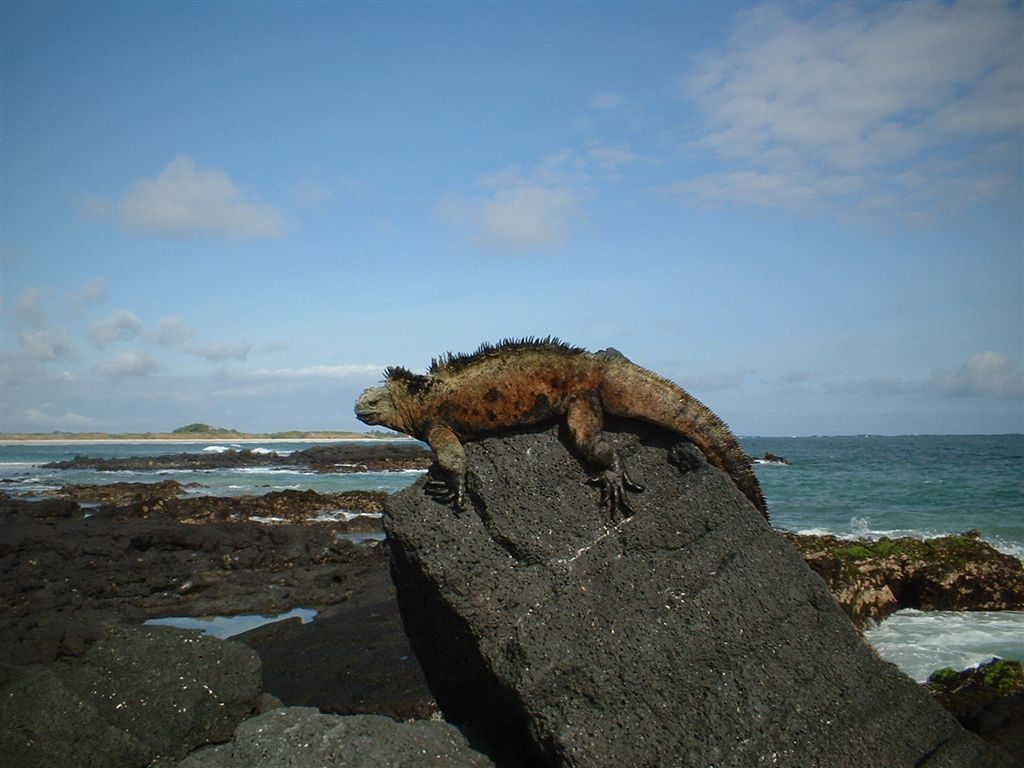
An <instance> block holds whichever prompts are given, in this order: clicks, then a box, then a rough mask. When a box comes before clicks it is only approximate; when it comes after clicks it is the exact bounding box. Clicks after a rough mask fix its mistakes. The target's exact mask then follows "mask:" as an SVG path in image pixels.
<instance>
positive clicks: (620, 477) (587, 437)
mask: <svg viewBox="0 0 1024 768" xmlns="http://www.w3.org/2000/svg"><path fill="white" fill-rule="evenodd" d="M565 421H566V425H567V426H568V427H569V433H570V434H571V435H572V439H573V442H574V443H575V446H576V450H577V451H579V453H580V455H581V456H583V458H584V459H585V460H586V461H587V462H588V463H589V464H591V465H592V466H594V467H598V468H600V470H601V471H600V472H599V473H598V474H597V475H595V476H594V477H592V478H590V480H589V482H590V483H592V484H594V485H598V486H600V488H601V504H602V505H604V506H606V507H607V508H608V511H609V513H610V515H611V516H612V517H614V516H615V514H616V513H617V512H619V511H621V512H622V514H623V516H625V517H630V516H631V515H632V514H633V508H632V507H630V505H629V499H628V498H627V497H626V491H627V490H629V491H634V492H637V493H639V492H640V491H642V490H643V489H644V487H643V486H642V485H640V484H639V483H636V482H634V481H633V479H632V478H631V477H630V476H629V473H628V472H627V471H626V468H625V466H624V465H623V463H622V458H621V457H620V456H619V452H618V451H617V450H616V449H615V446H614V445H612V444H611V443H610V442H609V441H608V439H607V438H605V436H604V434H603V433H602V430H603V429H604V411H603V410H602V408H601V403H600V400H599V399H598V397H597V393H596V392H588V393H586V394H583V395H577V396H573V398H572V399H571V400H570V401H569V404H568V406H567V407H566V410H565Z"/></svg>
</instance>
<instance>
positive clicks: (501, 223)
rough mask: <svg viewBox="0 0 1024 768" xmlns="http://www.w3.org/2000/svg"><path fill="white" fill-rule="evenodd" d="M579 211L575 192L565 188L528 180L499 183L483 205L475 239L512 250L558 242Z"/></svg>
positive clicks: (562, 238) (489, 245)
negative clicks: (500, 184) (499, 185)
mask: <svg viewBox="0 0 1024 768" xmlns="http://www.w3.org/2000/svg"><path fill="white" fill-rule="evenodd" d="M578 214H579V204H578V202H577V199H576V194H575V193H574V192H573V190H571V189H569V188H567V187H555V188H552V187H546V186H543V185H541V184H536V183H532V182H528V181H522V182H519V183H516V184H511V185H502V186H501V187H499V188H498V189H496V190H495V192H494V196H493V197H492V198H491V199H489V200H487V201H486V202H485V203H484V204H483V207H482V210H481V211H480V233H479V236H478V240H477V242H478V243H479V244H480V245H482V246H485V247H499V248H502V247H508V248H512V249H515V250H528V249H531V248H545V247H550V246H555V245H560V244H562V243H563V242H565V240H566V238H567V237H568V234H569V223H570V221H571V220H572V219H573V218H575V217H576V216H577V215H578Z"/></svg>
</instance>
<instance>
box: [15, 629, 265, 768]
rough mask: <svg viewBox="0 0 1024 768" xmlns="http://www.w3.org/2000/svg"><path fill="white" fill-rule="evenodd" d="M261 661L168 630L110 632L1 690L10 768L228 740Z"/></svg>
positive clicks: (182, 749) (105, 762)
mask: <svg viewBox="0 0 1024 768" xmlns="http://www.w3.org/2000/svg"><path fill="white" fill-rule="evenodd" d="M259 686H260V669H259V659H258V658H257V656H256V654H255V653H254V652H253V651H252V650H250V649H249V648H246V647H245V646H244V645H241V644H239V643H234V642H227V641H220V640H215V639H213V638H207V637H202V636H199V635H197V634H196V633H194V632H180V631H177V630H171V629H163V628H160V629H156V628H152V629H118V630H114V631H112V632H111V633H110V635H108V637H106V638H105V639H104V640H101V641H100V642H98V643H96V644H95V645H94V646H93V647H92V648H90V649H89V651H88V652H86V653H85V655H84V656H83V657H82V658H81V659H80V660H79V661H78V662H76V663H73V664H49V665H45V666H38V667H28V668H26V669H24V670H22V671H20V672H19V673H18V675H17V676H16V677H15V678H14V680H12V681H11V683H10V684H9V685H8V686H7V687H5V688H4V689H3V691H2V693H0V754H2V755H3V761H4V765H5V766H8V767H9V768H21V766H25V767H26V768H29V767H31V768H37V767H38V766H47V768H63V766H68V768H79V767H80V766H91V767H92V768H105V767H106V766H109V767H110V768H125V767H126V766H145V765H149V764H150V763H151V761H153V760H154V759H155V758H157V757H167V758H181V757H184V756H185V755H186V754H187V753H188V752H190V751H192V750H193V749H195V748H196V747H198V746H200V745H203V744H209V743H213V742H220V741H224V740H226V739H228V738H230V736H231V734H232V732H233V731H234V729H235V727H236V726H237V725H238V723H239V722H241V721H242V720H243V719H244V718H245V717H247V716H248V715H249V714H251V713H252V712H253V711H254V708H255V706H256V700H257V696H258V694H259V691H260V687H259Z"/></svg>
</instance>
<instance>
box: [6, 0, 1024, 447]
mask: <svg viewBox="0 0 1024 768" xmlns="http://www.w3.org/2000/svg"><path fill="white" fill-rule="evenodd" d="M0 44H2V48H0V258H2V266H0V270H2V271H0V297H2V306H0V318H2V327H0V354H2V359H0V377H2V378H0V429H3V430H6V431H42V432H47V431H51V430H71V431H82V430H105V431H126V430H131V431H135V430H150V431H161V430H170V429H173V428H175V427H178V426H181V425H183V424H186V423H189V422H193V421H204V422H207V423H211V424H216V425H221V426H226V427H232V428H236V429H241V430H247V431H273V430H282V429H292V428H298V429H313V428H319V429H349V428H361V425H359V424H358V422H356V421H355V419H354V417H353V415H352V403H353V400H354V398H355V397H356V395H357V394H358V392H359V391H361V389H362V388H364V387H366V386H370V385H372V384H374V383H376V382H377V381H379V379H380V375H381V371H382V369H383V367H384V366H386V365H405V366H407V367H410V368H413V369H414V370H417V369H422V368H425V367H426V366H427V364H428V363H429V361H430V359H431V358H432V357H435V356H438V355H440V354H442V353H444V352H447V351H471V350H473V349H475V348H476V346H477V345H478V344H479V343H480V342H482V341H497V340H499V339H502V338H506V337H520V336H529V335H540V336H546V335H549V334H553V335H557V336H559V337H561V338H563V339H565V340H567V341H570V342H572V343H574V344H578V345H581V346H586V347H589V348H591V349H601V348H604V347H607V346H614V347H615V348H617V349H619V350H621V351H622V352H623V353H624V354H626V355H627V356H629V357H630V358H631V359H633V360H634V361H636V362H637V363H640V364H642V365H644V366H646V367H649V368H651V369H653V370H655V371H657V372H658V373H661V374H663V375H665V376H668V377H669V378H672V379H673V380H675V381H677V382H678V383H680V384H681V385H682V386H683V387H685V388H686V389H688V390H689V391H690V392H692V393H693V394H694V395H696V396H697V397H699V398H700V399H702V400H703V401H704V402H705V403H707V404H708V405H709V406H710V407H711V408H712V409H713V410H715V411H716V412H717V413H718V414H719V415H721V416H722V417H723V418H724V419H725V420H726V421H727V422H728V423H729V424H730V425H731V426H732V427H733V429H734V431H736V432H737V433H739V434H744V435H754V434H760V435H803V434H856V433H868V432H870V433H883V434H902V433H928V432H930V433H964V432H967V433H970V432H1010V431H1017V432H1020V431H1024V374H1022V358H1024V309H1022V306H1024V274H1022V273H1024V224H1022V222H1024V205H1022V202H1024V194H1022V188H1024V181H1022V180H1024V169H1022V156H1024V144H1022V135H1024V12H1022V10H1021V6H1020V4H1019V3H1009V4H1004V3H999V2H971V3H963V2H960V3H928V2H925V3H913V2H908V3H894V4H891V3H866V2H865V3H854V4H840V3H827V4H819V3H812V4H804V3H768V4H759V3H717V2H713V3H698V2H694V3H586V4H583V3H573V4H561V3H543V4H542V3H531V4H520V3H415V4H412V3H410V4H405V3H392V4H387V3H372V4H360V3H308V4H304V3H287V4H274V3H244V2H243V3H208V4H207V3H145V4H141V3H139V4H135V3H125V4H120V3H14V2H3V3H2V5H0Z"/></svg>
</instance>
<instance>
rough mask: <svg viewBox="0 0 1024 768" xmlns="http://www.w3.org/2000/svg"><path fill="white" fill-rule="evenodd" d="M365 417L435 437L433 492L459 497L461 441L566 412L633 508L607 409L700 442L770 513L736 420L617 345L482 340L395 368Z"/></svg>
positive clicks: (611, 495)
mask: <svg viewBox="0 0 1024 768" xmlns="http://www.w3.org/2000/svg"><path fill="white" fill-rule="evenodd" d="M356 415H357V416H358V418H359V419H360V420H361V421H363V422H365V423H367V424H371V425H380V426H385V427H390V428H391V429H396V430H398V431H399V432H404V433H406V434H408V435H412V436H413V437H415V438H418V439H420V440H423V441H424V442H426V443H427V444H429V445H430V447H431V449H432V450H433V452H434V457H435V460H436V463H437V465H438V467H439V468H440V469H441V470H442V472H443V473H444V476H445V480H444V481H443V482H435V483H433V484H428V491H429V492H431V493H433V494H434V495H436V496H438V497H440V498H443V499H454V500H455V502H456V503H457V504H459V505H461V504H462V502H463V499H464V494H465V483H466V454H465V451H464V450H463V448H462V444H463V443H465V442H467V441H472V440H477V439H479V438H481V437H484V436H486V435H492V434H496V433H499V432H501V431H504V430H508V429H510V428H515V427H522V426H529V425H531V424H537V423H540V422H544V421H548V420H551V419H555V418H564V419H565V421H566V425H567V426H568V428H569V433H570V435H571V436H572V438H573V442H574V444H575V448H576V450H577V451H578V452H579V454H580V455H581V456H582V457H583V458H584V459H585V460H586V461H587V462H588V463H589V464H591V465H592V466H594V467H596V468H597V469H598V470H599V471H600V472H599V474H598V476H597V477H596V478H594V481H595V482H596V483H598V484H600V485H601V487H602V490H603V493H604V497H605V499H606V501H607V502H608V503H609V504H610V506H611V508H612V510H613V511H615V510H621V511H623V512H624V513H625V514H627V515H628V514H631V512H632V510H631V509H630V508H629V503H628V500H627V498H626V495H625V490H631V491H641V490H643V489H642V488H641V486H639V485H638V484H636V483H635V482H633V480H632V479H631V478H630V477H629V474H628V473H627V472H626V470H625V468H624V466H623V464H622V461H621V459H620V458H619V455H618V452H617V451H616V450H615V447H614V446H613V445H612V444H611V443H610V442H609V441H608V440H607V439H605V437H604V435H603V434H602V429H603V425H604V416H605V415H611V416H621V417H626V418H633V419H640V420H642V421H646V422H649V423H651V424H654V425H656V426H659V427H662V428H665V429H668V430H670V431H672V432H675V433H677V434H679V435H680V436H681V437H683V438H685V439H687V440H689V441H690V442H692V443H694V444H695V445H696V446H697V447H698V448H700V449H701V451H702V452H703V453H704V455H705V456H706V457H707V459H708V461H709V462H710V463H711V464H713V465H714V466H716V467H719V468H720V469H722V470H724V471H725V472H726V473H728V474H729V476H730V477H731V478H732V479H733V482H735V483H736V485H737V487H738V488H739V489H740V490H741V491H742V492H743V493H744V495H746V496H747V498H748V499H750V501H751V503H753V505H754V506H755V507H756V508H757V509H758V510H759V511H761V512H762V513H763V514H764V515H765V517H767V516H768V513H767V506H766V505H765V501H764V496H763V495H762V493H761V488H760V485H759V484H758V482H757V478H756V477H755V475H754V473H753V470H752V469H751V464H750V459H749V458H748V457H747V455H746V453H745V452H744V451H743V449H742V448H741V447H740V445H739V443H738V442H737V440H736V438H735V437H734V436H733V434H732V433H731V432H730V431H729V428H728V427H727V426H726V425H725V424H724V422H722V420H721V419H719V418H718V417H717V416H715V414H714V413H712V412H711V411H710V410H709V409H708V408H707V407H706V406H704V405H703V404H702V403H701V402H700V401H698V400H697V399H695V398H693V397H691V396H690V395H689V394H687V393H686V392H685V391H684V390H683V389H681V388H680V387H678V386H677V385H675V384H673V383H672V382H670V381H668V380H667V379H663V378H661V377H660V376H658V375H656V374H654V373H651V372H650V371H648V370H646V369H644V368H641V367H640V366H637V365H634V364H633V363H631V362H630V361H629V360H627V359H626V358H625V357H623V356H622V355H621V354H619V353H618V352H616V351H615V350H605V351H602V352H597V353H591V352H587V351H586V350H582V349H578V348H575V347H570V346H568V345H566V344H563V343H562V342H559V341H557V340H555V339H542V340H536V341H535V340H530V339H526V340H523V341H506V342H502V343H501V344H498V345H495V346H490V345H486V344H485V345H483V346H481V347H480V349H478V350H477V351H476V352H475V353H473V354H471V355H449V356H447V357H446V358H442V359H440V360H435V361H434V362H433V363H432V364H431V367H430V370H429V372H428V373H427V374H426V375H417V374H413V373H411V372H410V371H408V370H406V369H404V368H389V369H388V370H387V371H386V380H385V382H384V386H382V387H372V388H370V389H367V390H366V391H365V392H364V393H363V394H362V395H361V396H360V398H359V400H358V401H357V403H356Z"/></svg>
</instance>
